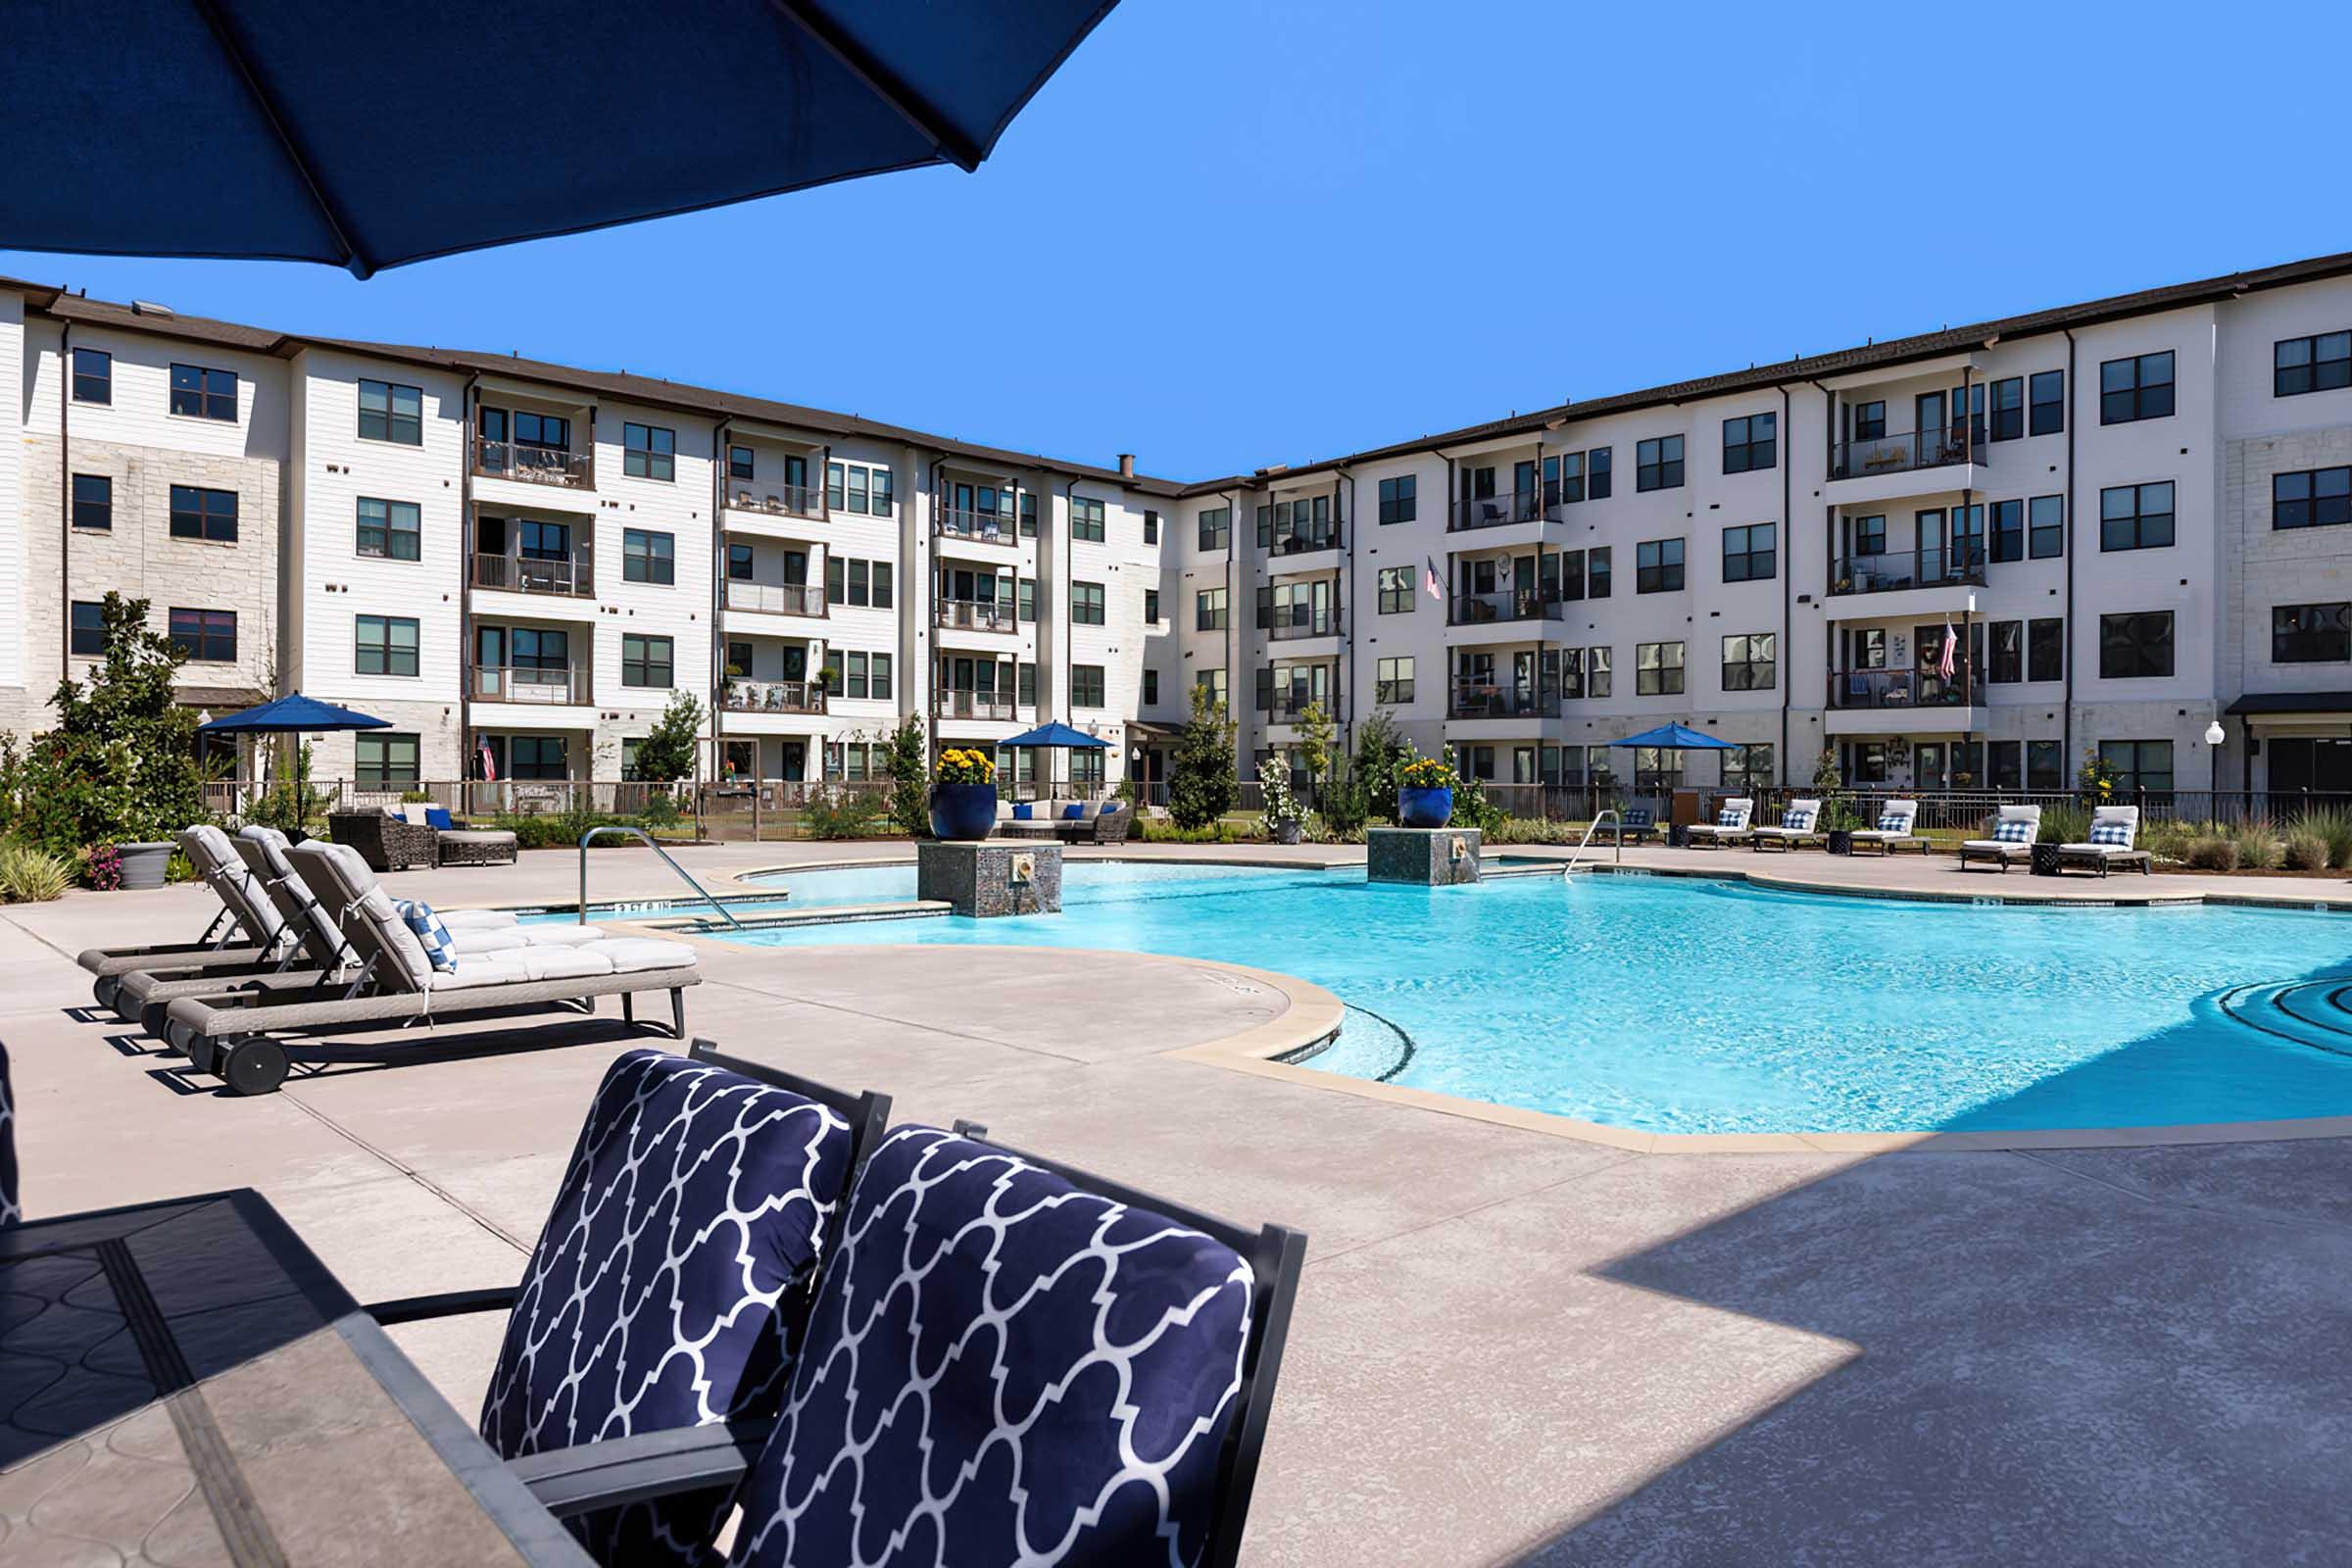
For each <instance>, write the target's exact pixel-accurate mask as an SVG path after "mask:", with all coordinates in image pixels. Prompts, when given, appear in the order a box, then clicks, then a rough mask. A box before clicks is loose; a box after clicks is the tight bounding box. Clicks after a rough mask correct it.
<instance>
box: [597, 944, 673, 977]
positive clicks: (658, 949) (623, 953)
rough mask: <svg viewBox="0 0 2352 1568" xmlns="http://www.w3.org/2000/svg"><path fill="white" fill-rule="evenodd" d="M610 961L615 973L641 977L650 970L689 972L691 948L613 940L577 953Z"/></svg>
mask: <svg viewBox="0 0 2352 1568" xmlns="http://www.w3.org/2000/svg"><path fill="white" fill-rule="evenodd" d="M578 951H579V952H581V953H589V954H594V955H596V956H599V957H602V958H605V959H607V960H609V961H610V962H611V963H612V965H613V973H614V974H641V973H643V972H645V971H646V970H649V969H691V968H693V967H694V947H693V945H692V944H691V943H685V942H664V941H662V939H661V938H659V937H613V938H612V939H611V940H610V941H606V942H592V943H590V944H589V945H588V946H587V947H584V948H581V949H579V950H578Z"/></svg>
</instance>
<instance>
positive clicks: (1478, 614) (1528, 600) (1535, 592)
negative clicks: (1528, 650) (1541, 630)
mask: <svg viewBox="0 0 2352 1568" xmlns="http://www.w3.org/2000/svg"><path fill="white" fill-rule="evenodd" d="M1556 591H1557V590H1554V592H1555V593H1556ZM1563 613H1564V612H1563V611H1562V609H1561V607H1560V601H1559V600H1558V599H1557V598H1555V597H1553V596H1552V595H1549V594H1546V593H1544V591H1543V590H1542V589H1538V588H1505V589H1502V590H1500V591H1498V592H1495V593H1483V594H1456V595H1454V596H1453V598H1451V599H1450V600H1448V601H1446V625H1448V626H1483V625H1485V624H1487V623H1488V622H1490V621H1497V620H1558V619H1560V618H1561V616H1562V614H1563Z"/></svg>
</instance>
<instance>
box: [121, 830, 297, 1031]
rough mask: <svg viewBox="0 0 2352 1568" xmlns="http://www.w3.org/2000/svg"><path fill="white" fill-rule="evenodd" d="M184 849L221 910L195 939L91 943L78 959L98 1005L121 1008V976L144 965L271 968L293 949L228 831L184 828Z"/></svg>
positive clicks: (292, 938)
mask: <svg viewBox="0 0 2352 1568" xmlns="http://www.w3.org/2000/svg"><path fill="white" fill-rule="evenodd" d="M177 838H178V840H179V848H180V851H181V853H183V854H185V855H186V856H187V858H188V863H189V864H190V865H193V866H194V867H195V868H196V874H197V875H198V876H199V877H201V878H203V879H204V885H205V886H206V887H207V888H209V889H211V890H212V893H213V896H214V897H215V898H217V899H219V900H220V901H221V912H220V913H219V914H218V915H216V916H215V917H214V919H213V923H212V924H211V925H209V926H207V927H205V931H204V935H202V936H201V937H199V938H197V939H196V940H195V941H194V942H167V943H162V944H158V945H153V946H148V947H138V948H90V949H87V950H85V951H84V952H82V953H81V954H80V955H78V956H76V957H75V959H74V962H76V963H78V964H80V965H81V967H82V968H83V969H85V970H87V971H88V972H89V973H90V974H91V975H93V976H95V977H96V978H95V979H94V980H93V981H92V982H91V985H90V995H91V997H92V998H94V999H95V1000H96V1001H97V1004H98V1005H100V1006H101V1007H105V1008H108V1009H110V1010H119V1009H118V1008H117V1005H116V1003H117V996H118V993H119V992H120V991H121V988H122V984H123V976H124V975H126V974H132V973H136V972H137V971H139V970H143V969H156V968H175V969H220V970H223V971H229V970H244V969H257V968H267V967H270V966H273V965H276V964H279V963H280V962H282V961H283V960H284V959H285V958H287V957H288V956H291V955H292V954H293V952H294V949H295V933H293V932H290V931H288V930H287V929H286V924H285V921H284V920H283V919H282V918H281V917H280V916H279V914H278V912H277V910H276V908H275V907H273V906H272V905H271V904H270V900H269V899H268V898H267V897H266V896H265V895H264V894H263V893H262V890H261V888H260V886H259V884H258V881H257V880H256V879H255V877H254V876H253V874H252V872H251V871H249V870H248V869H247V868H246V866H245V863H244V862H243V861H242V860H240V859H238V858H237V857H236V855H235V854H234V853H233V852H232V851H231V850H230V848H229V841H228V835H227V834H225V833H223V832H221V830H220V829H219V828H217V827H214V826H212V825H211V824H210V823H199V824H197V825H195V826H192V827H189V828H185V829H183V830H182V831H181V832H180V833H179V834H178V835H177Z"/></svg>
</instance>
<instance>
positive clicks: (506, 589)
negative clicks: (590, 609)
mask: <svg viewBox="0 0 2352 1568" xmlns="http://www.w3.org/2000/svg"><path fill="white" fill-rule="evenodd" d="M473 585H474V586H475V587H476V588H494V589H497V590H498V591H499V592H500V593H509V594H558V595H562V596H563V597H564V598H567V599H593V598H595V597H596V574H595V573H594V572H593V571H592V570H590V568H589V564H588V558H587V557H586V556H584V555H571V556H485V555H476V556H475V557H474V558H473Z"/></svg>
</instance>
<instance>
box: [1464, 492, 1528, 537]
mask: <svg viewBox="0 0 2352 1568" xmlns="http://www.w3.org/2000/svg"><path fill="white" fill-rule="evenodd" d="M1543 515H1544V503H1543V497H1541V496H1539V495H1538V494H1537V493H1536V492H1535V491H1533V490H1514V491H1512V492H1511V493H1510V494H1509V495H1503V496H1479V497H1476V498H1475V499H1472V500H1467V501H1456V502H1455V503H1454V504H1453V511H1452V513H1451V515H1448V516H1447V517H1446V532H1447V533H1463V532H1466V531H1467V530H1469V529H1472V528H1500V527H1502V526H1504V525H1505V524H1508V523H1513V522H1534V521H1536V520H1538V519H1539V518H1541V517H1542V516H1543Z"/></svg>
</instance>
